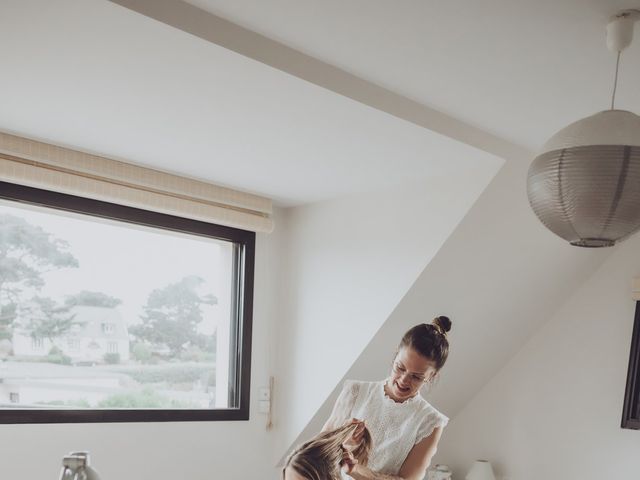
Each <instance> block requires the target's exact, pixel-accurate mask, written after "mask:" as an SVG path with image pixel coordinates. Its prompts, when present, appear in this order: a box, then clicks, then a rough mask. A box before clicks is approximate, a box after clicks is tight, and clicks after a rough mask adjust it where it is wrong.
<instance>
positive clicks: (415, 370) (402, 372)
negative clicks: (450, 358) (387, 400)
mask: <svg viewBox="0 0 640 480" xmlns="http://www.w3.org/2000/svg"><path fill="white" fill-rule="evenodd" d="M436 372H437V370H436V366H435V362H434V361H433V360H430V359H428V358H426V357H424V356H422V355H421V354H419V353H418V352H416V351H415V350H414V349H413V348H411V347H402V348H401V349H400V350H399V351H398V354H397V355H396V358H395V360H394V361H393V367H392V369H391V377H390V378H389V382H388V383H387V389H388V392H387V393H388V394H389V395H390V396H391V397H392V398H393V399H394V400H395V401H397V402H403V401H405V400H408V399H409V398H411V397H414V396H415V395H416V394H417V393H418V391H419V390H420V388H421V387H422V385H424V383H425V382H427V381H429V380H431V378H433V376H434V375H435V374H436Z"/></svg>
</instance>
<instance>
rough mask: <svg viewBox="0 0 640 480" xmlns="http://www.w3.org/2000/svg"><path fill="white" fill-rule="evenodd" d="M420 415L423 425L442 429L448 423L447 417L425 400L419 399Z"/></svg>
mask: <svg viewBox="0 0 640 480" xmlns="http://www.w3.org/2000/svg"><path fill="white" fill-rule="evenodd" d="M421 400H422V401H421V402H420V413H421V416H422V421H423V423H427V424H431V425H435V426H439V427H444V426H446V425H447V423H449V417H447V416H446V415H445V414H444V413H442V412H441V411H440V410H438V409H437V408H436V407H434V406H433V405H431V404H430V403H429V402H428V401H427V400H426V399H424V398H423V397H421Z"/></svg>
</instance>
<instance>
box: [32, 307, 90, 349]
mask: <svg viewBox="0 0 640 480" xmlns="http://www.w3.org/2000/svg"><path fill="white" fill-rule="evenodd" d="M25 313H26V316H28V320H27V323H26V325H24V328H25V329H26V330H27V331H28V332H29V335H31V337H33V338H46V339H48V340H49V341H50V342H51V343H52V344H53V343H54V340H55V339H56V338H58V337H61V336H63V335H65V334H66V333H67V332H69V330H71V327H73V326H74V325H77V324H78V322H76V321H74V317H75V316H76V315H75V313H72V312H71V307H69V306H67V305H59V304H58V303H56V302H55V301H54V300H52V299H50V298H46V297H33V299H32V300H31V302H30V303H29V304H28V306H26V307H25Z"/></svg>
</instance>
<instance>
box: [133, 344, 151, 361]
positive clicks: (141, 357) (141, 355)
mask: <svg viewBox="0 0 640 480" xmlns="http://www.w3.org/2000/svg"><path fill="white" fill-rule="evenodd" d="M131 354H132V355H133V359H134V360H136V361H138V362H140V363H150V362H151V357H152V355H151V349H150V348H149V346H148V345H147V344H146V343H136V344H135V345H134V346H133V349H132V351H131Z"/></svg>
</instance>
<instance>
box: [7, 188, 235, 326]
mask: <svg viewBox="0 0 640 480" xmlns="http://www.w3.org/2000/svg"><path fill="white" fill-rule="evenodd" d="M0 214H10V215H14V216H17V217H21V218H23V219H24V220H26V221H27V222H29V223H31V224H32V225H37V226H40V227H42V228H43V229H44V230H45V231H46V232H48V233H50V234H51V235H53V236H54V237H56V238H59V239H62V240H65V241H67V242H68V243H69V245H70V248H69V251H70V252H71V253H72V254H73V255H74V256H75V257H76V259H77V260H78V263H79V268H66V269H62V270H59V271H55V272H50V273H47V274H45V275H44V276H43V278H44V279H45V281H46V285H45V286H44V288H43V289H42V290H41V292H40V294H41V295H44V296H49V297H51V298H54V299H56V300H58V301H63V300H64V296H65V295H72V294H75V293H78V292H80V291H82V290H89V291H96V292H102V293H105V294H107V295H110V296H113V297H116V298H119V299H120V300H122V302H123V303H122V305H121V306H120V307H119V309H120V311H121V312H122V314H123V316H124V318H125V319H126V320H127V322H128V323H129V324H134V323H138V322H139V315H140V314H141V313H142V307H143V305H144V304H145V303H146V301H147V297H148V295H149V294H150V293H151V291H153V290H154V289H157V288H163V287H165V286H167V285H169V284H170V283H175V282H178V281H180V280H181V279H182V278H184V277H185V276H188V275H197V276H200V277H201V278H203V279H204V280H205V283H204V285H203V290H202V293H205V294H209V293H210V294H213V295H215V296H216V297H217V298H218V305H216V306H214V307H205V309H206V310H205V309H203V310H205V317H206V319H205V321H204V322H203V324H202V325H201V332H202V333H212V332H213V331H214V328H215V325H216V324H217V323H218V322H219V321H221V320H222V319H225V320H227V321H228V319H229V307H230V298H229V297H230V293H229V291H230V285H229V283H230V278H231V274H230V265H231V262H230V258H231V254H232V248H231V244H230V243H228V242H223V241H220V240H215V239H207V238H203V237H197V236H195V235H187V234H181V233H175V232H167V231H162V230H160V229H152V228H149V227H141V226H133V225H128V224H126V223H123V222H115V221H110V220H103V219H96V218H92V217H89V216H86V215H79V214H74V213H68V212H61V211H57V210H54V209H49V208H43V207H33V206H24V205H22V204H17V203H15V202H9V201H4V200H3V201H0Z"/></svg>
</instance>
